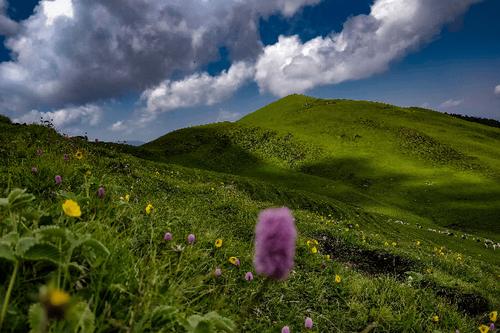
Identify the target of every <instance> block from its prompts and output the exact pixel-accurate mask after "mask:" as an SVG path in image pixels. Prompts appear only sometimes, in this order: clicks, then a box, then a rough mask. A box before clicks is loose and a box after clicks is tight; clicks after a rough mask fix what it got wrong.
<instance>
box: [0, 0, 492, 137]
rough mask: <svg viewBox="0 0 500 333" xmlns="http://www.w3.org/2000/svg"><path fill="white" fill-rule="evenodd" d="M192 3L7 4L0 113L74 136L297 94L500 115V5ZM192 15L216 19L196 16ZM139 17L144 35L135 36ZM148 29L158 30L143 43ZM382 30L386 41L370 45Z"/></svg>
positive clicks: (114, 132)
mask: <svg viewBox="0 0 500 333" xmlns="http://www.w3.org/2000/svg"><path fill="white" fill-rule="evenodd" d="M0 1H1V0H0ZM197 1H198V2H199V1H200V0H191V1H184V2H182V1H181V2H179V3H178V6H179V7H175V11H176V12H175V13H176V15H171V16H167V17H159V18H156V21H155V22H146V23H144V17H146V16H141V15H142V13H140V12H138V11H137V12H136V11H134V10H135V8H134V6H135V4H137V3H138V2H137V1H135V2H134V1H125V0H124V2H123V7H127V8H128V10H129V12H128V13H125V11H124V12H123V13H120V12H119V11H117V10H116V9H114V10H113V9H112V8H101V7H99V6H100V5H99V4H98V2H96V3H95V4H92V5H90V4H88V3H90V2H92V1H89V2H87V3H85V1H83V0H82V1H79V0H73V1H71V0H56V1H55V3H58V4H59V5H60V8H59V9H58V8H48V7H44V5H43V3H42V4H38V2H37V1H12V0H11V1H10V2H7V6H5V2H4V6H3V7H4V9H3V15H4V16H5V17H8V18H9V19H11V20H12V21H15V22H18V23H17V24H18V28H17V30H13V29H11V30H9V33H5V31H6V30H5V29H4V33H3V35H4V36H1V37H0V42H2V43H3V42H5V41H7V40H9V42H8V45H4V46H3V48H0V61H1V63H0V106H2V111H0V112H2V113H4V114H6V115H8V116H10V117H11V118H14V119H18V120H19V121H36V120H38V119H39V118H40V116H46V117H52V118H55V119H56V121H55V122H56V125H59V126H58V127H59V129H60V130H61V131H62V132H68V133H70V134H81V133H83V132H88V133H89V136H91V137H99V138H101V139H104V140H141V141H148V140H151V139H154V138H155V137H157V136H160V135H162V134H164V133H165V132H168V131H171V130H174V129H177V128H182V127H186V126H192V125H197V124H203V123H209V122H214V121H223V120H236V119H238V118H239V117H241V116H243V115H245V114H247V113H249V112H252V111H254V110H256V109H258V108H260V107H262V106H264V105H266V104H267V103H270V102H272V101H273V100H275V99H277V98H279V97H281V96H284V95H286V94H289V93H294V92H299V93H305V94H308V95H312V96H317V97H323V98H350V99H362V100H375V101H384V102H388V103H393V104H397V105H402V106H423V107H428V108H431V109H435V110H439V111H443V112H451V113H462V114H468V115H473V116H479V117H487V118H493V119H498V120H500V92H498V93H497V94H495V87H496V86H498V85H500V20H498V18H497V17H496V15H495V13H499V12H500V2H499V1H496V0H485V1H482V2H479V3H475V2H476V1H475V0H443V1H442V2H441V5H436V4H435V2H434V4H433V3H432V2H430V1H428V0H399V1H398V0H396V1H393V0H377V1H361V0H359V1H358V0H356V1H353V0H323V1H319V0H296V1H293V3H296V4H297V5H296V6H291V7H290V6H287V5H283V1H267V2H263V1H248V4H246V6H248V8H246V11H242V9H241V8H233V7H232V6H231V5H228V3H232V2H231V1H226V2H225V3H224V4H222V2H221V4H219V5H217V4H218V2H217V4H216V5H214V6H213V7H214V8H215V9H214V8H205V7H203V6H201V7H200V6H196V7H193V8H195V9H193V8H191V7H189V5H197ZM68 2H69V3H68ZM139 2H141V3H143V5H144V6H146V7H144V6H143V7H141V8H143V10H144V8H149V9H150V10H151V11H158V8H156V7H155V6H159V5H157V4H150V2H151V1H148V0H140V1H139ZM174 2H175V1H174ZM53 3H54V2H53ZM264 3H267V4H264ZM285 3H286V2H285ZM457 3H459V4H458V5H457ZM1 4H2V2H0V14H2V11H1V8H2V6H1ZM417 5H418V6H417ZM36 6H38V7H36ZM148 6H149V7H148ZM183 6H186V8H181V7H183ZM397 6H402V7H401V8H402V9H403V10H402V9H401V8H397ZM425 6H428V7H432V6H434V7H436V8H425ZM68 8H70V9H71V12H69V11H68ZM411 8H413V11H412V10H411ZM407 9H408V10H407ZM34 10H35V11H34ZM104 10H109V12H108V13H107V14H106V15H105V16H102V19H101V18H100V17H98V18H99V20H98V21H97V22H101V21H102V22H109V24H108V25H104V24H103V27H102V28H101V30H99V29H97V28H95V31H92V28H90V29H89V28H84V27H88V24H90V23H91V22H92V19H96V17H97V14H96V13H99V15H103V14H101V13H103V11H104ZM172 10H173V9H172ZM406 10H407V12H405V11H406ZM242 12H249V13H252V14H248V16H245V15H243V14H241V13H242ZM53 13H55V14H53ZM110 13H111V14H110ZM115 13H118V14H115ZM429 13H432V15H430V14H429ZM434 13H437V14H436V15H435V17H434V15H433V14H434ZM113 15H121V16H119V17H118V16H116V17H113ZM183 15H184V16H183ZM197 15H200V16H199V17H210V15H212V18H214V20H213V22H212V21H211V20H207V21H208V22H207V23H206V24H205V23H203V24H201V23H198V21H196V20H197V18H198V16H197ZM242 15H243V16H242ZM405 15H409V16H408V17H405ZM147 17H149V16H147ZM179 17H181V18H182V19H183V20H184V22H187V23H186V24H185V25H187V28H183V31H182V33H178V27H179V26H182V24H180V23H176V24H177V25H175V24H165V26H166V27H165V26H164V25H160V24H159V23H158V22H162V21H161V20H162V19H163V20H164V22H181V21H176V19H177V18H179ZM235 17H236V19H235ZM429 17H431V18H429ZM124 18H125V19H124ZM123 19H124V20H123ZM0 22H1V21H0ZM47 22H50V23H47ZM135 22H137V25H136V24H135ZM346 22H347V23H346ZM408 22H410V23H408ZM409 24H410V26H409ZM95 25H96V26H98V25H99V24H98V23H97V24H95ZM144 25H146V26H147V27H148V29H149V30H148V35H141V30H142V26H144ZM384 25H385V26H386V29H385V30H384V28H385V27H384ZM123 26H127V27H129V28H130V32H128V34H127V35H126V38H121V37H122V36H120V35H119V33H118V32H120V33H121V31H123V29H122V28H123ZM79 27H80V28H79ZM427 27H429V28H427ZM84 29H85V30H84ZM102 29H105V30H102ZM113 29H116V31H117V33H114V32H113V31H114V30H113ZM154 29H158V36H153V37H154V39H153V38H152V39H148V38H150V35H151V34H152V33H151V31H155V30H154ZM165 29H167V31H168V34H167V37H163V36H165ZM168 29H170V30H168ZM398 29H400V30H401V31H400V32H399V31H398ZM412 29H413V30H412ZM426 29H428V30H426ZM89 30H90V31H89ZM184 30H186V31H187V32H185V31H184ZM212 30H213V31H214V33H213V34H210V33H206V32H207V31H208V32H210V31H212ZM377 30H378V31H379V33H377V34H376V35H375V33H376V31H377ZM12 31H14V32H12ZM199 31H204V32H205V34H204V35H202V37H199ZM380 31H383V32H384V34H385V35H386V37H385V35H383V36H384V37H383V38H381V39H380V40H379V41H375V42H372V40H373V39H374V38H379V37H377V36H380ZM408 31H410V32H408ZM174 32H175V33H174ZM0 33H2V27H1V25H0ZM339 35H341V38H339V37H338V36H339ZM110 36H111V37H110ZM193 36H197V37H196V38H195V37H193ZM219 36H220V38H219ZM279 36H285V37H289V38H288V39H287V38H284V39H283V38H281V39H280V37H279ZM291 36H296V39H295V40H294V39H293V38H292V37H291ZM163 38H164V40H163ZM189 38H191V40H189ZM335 38H337V39H338V40H336V39H335ZM26 40H27V41H29V42H24V43H22V42H21V41H26ZM130 40H133V41H134V43H131V44H130V45H129V44H127V43H128V41H130ZM143 40H147V41H148V42H147V43H144V44H141V41H143ZM186 40H187V41H188V42H189V43H188V42H186ZM200 40H201V41H200ZM331 40H334V42H331ZM413 40H414V41H415V42H409V41H413ZM193 41H197V43H199V44H200V47H199V48H196V47H194V46H193V45H194V42H193ZM113 43H116V45H115V46H113V47H111V46H109V45H113ZM125 44H127V45H125ZM152 44H153V45H154V47H152V46H151V45H152ZM345 45H347V46H345ZM121 47H123V48H122V49H120V48H121ZM344 48H345V49H344ZM393 48H394V50H395V51H394V52H392V51H391V52H389V51H387V50H392V49H393ZM117 49H118V51H120V52H118V51H116V50H117ZM13 50H14V51H13ZM364 50H368V51H366V52H365V51H364ZM12 54H13V55H14V57H11V55H12ZM30 57H31V58H30ZM165 59H166V60H165ZM38 63H40V64H41V65H38ZM2 66H3V67H2ZM80 68H81V71H80V72H79V69H80ZM277 68H280V70H277ZM281 68H284V69H283V70H281ZM31 76H32V77H31ZM323 76H324V77H323ZM23 80H26V82H23ZM498 90H500V88H498Z"/></svg>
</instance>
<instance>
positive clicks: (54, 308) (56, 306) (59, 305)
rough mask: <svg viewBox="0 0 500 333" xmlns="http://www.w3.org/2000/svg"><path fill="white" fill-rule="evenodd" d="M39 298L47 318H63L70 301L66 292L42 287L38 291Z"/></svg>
mask: <svg viewBox="0 0 500 333" xmlns="http://www.w3.org/2000/svg"><path fill="white" fill-rule="evenodd" d="M40 297H41V302H42V304H43V305H44V307H45V309H46V312H47V316H48V317H49V318H56V319H60V318H63V317H64V313H65V312H66V308H67V307H68V305H69V302H70V300H71V297H70V295H69V294H68V293H67V292H65V291H64V290H61V289H53V288H47V287H43V288H42V289H41V290H40Z"/></svg>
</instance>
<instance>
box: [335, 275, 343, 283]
mask: <svg viewBox="0 0 500 333" xmlns="http://www.w3.org/2000/svg"><path fill="white" fill-rule="evenodd" d="M340 282H342V278H341V277H340V275H337V274H335V283H340Z"/></svg>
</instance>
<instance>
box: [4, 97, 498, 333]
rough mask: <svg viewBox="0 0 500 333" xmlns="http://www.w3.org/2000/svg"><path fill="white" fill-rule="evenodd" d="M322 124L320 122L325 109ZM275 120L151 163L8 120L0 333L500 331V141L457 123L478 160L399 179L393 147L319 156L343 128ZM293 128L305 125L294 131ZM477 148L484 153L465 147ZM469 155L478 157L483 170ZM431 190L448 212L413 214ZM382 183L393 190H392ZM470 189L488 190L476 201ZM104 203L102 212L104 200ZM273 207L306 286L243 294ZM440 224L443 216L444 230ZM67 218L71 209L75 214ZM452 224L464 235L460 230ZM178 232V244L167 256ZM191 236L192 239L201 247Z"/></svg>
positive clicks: (170, 151)
mask: <svg viewBox="0 0 500 333" xmlns="http://www.w3.org/2000/svg"><path fill="white" fill-rule="evenodd" d="M296 98H298V99H299V101H298V103H299V104H300V105H303V104H304V103H309V102H308V101H309V100H308V99H307V98H306V97H303V96H292V97H290V98H288V99H285V100H282V101H281V103H282V105H281V106H280V107H279V108H276V109H279V110H280V112H281V111H282V112H294V111H293V110H294V109H293V108H295V110H296V105H297V100H294V99H296ZM303 99H304V100H305V102H304V100H303ZM292 102H293V103H295V104H294V105H295V106H294V107H293V108H292V106H290V108H289V109H287V108H286V105H287V103H292ZM283 103H284V104H283ZM293 103H292V104H293ZM315 103H322V101H321V100H320V101H315ZM311 104H313V103H312V102H311ZM325 105H326V103H325ZM370 105H371V104H370ZM270 107H273V105H271V106H270ZM274 107H276V105H275V106H274ZM306 107H307V110H310V108H309V104H306ZM314 108H317V109H318V110H319V111H318V112H322V111H321V110H325V109H324V108H323V107H321V104H317V105H316V106H313V107H311V109H314ZM362 109H363V108H361V110H362ZM283 110H284V111H283ZM306 112H308V111H306ZM360 112H361V111H360ZM415 112H417V114H419V112H422V113H425V115H426V116H425V118H426V119H427V113H429V114H430V115H429V116H428V117H429V119H431V120H432V121H434V120H433V119H434V118H433V117H438V116H437V115H434V114H432V113H430V112H429V111H421V110H416V111H415ZM426 112H427V113H426ZM273 114H274V113H272V112H270V113H268V115H269V117H271V118H269V122H268V123H267V126H270V127H272V128H274V130H273V131H275V132H269V129H268V128H266V127H265V126H264V123H263V120H261V119H260V118H259V117H260V116H262V118H263V117H264V115H263V112H262V110H261V111H258V112H257V113H255V114H254V115H250V116H249V117H247V118H245V119H243V120H242V121H241V123H238V124H221V125H210V126H207V127H201V128H193V129H187V130H185V131H180V132H177V133H175V134H170V137H169V138H168V140H166V139H165V138H161V139H159V141H156V142H153V143H151V144H148V145H146V146H145V147H142V148H139V149H135V148H132V147H124V146H119V145H112V144H105V143H88V142H85V141H83V140H80V139H68V138H64V137H61V136H60V135H58V134H57V133H56V132H54V131H53V130H52V129H49V128H46V127H41V126H36V125H30V126H23V125H12V124H10V123H9V122H8V121H7V120H2V121H1V122H0V189H1V190H2V193H3V195H1V197H3V198H2V199H0V221H1V222H0V231H1V239H0V298H1V300H2V303H1V304H0V306H2V310H4V309H5V315H4V319H3V323H2V328H1V329H0V331H2V332H4V331H5V332H26V331H28V330H30V329H32V331H33V332H43V331H50V332H93V331H95V332H230V331H234V332H280V331H281V328H282V327H283V326H285V325H287V326H289V327H290V329H291V331H292V332H305V331H307V330H306V328H305V327H304V320H305V318H306V317H310V318H312V320H313V322H314V326H313V328H312V330H310V331H313V332H369V331H371V332H455V330H457V329H458V330H460V332H477V331H479V328H480V327H481V326H480V325H486V326H484V327H489V325H490V323H491V322H492V321H493V319H495V320H496V318H494V317H495V316H494V313H491V312H492V311H495V310H499V308H500V297H499V296H500V283H499V280H500V261H499V258H498V249H496V250H495V249H494V248H493V244H495V243H494V241H489V240H487V239H485V238H484V236H485V235H488V236H489V238H492V239H493V240H497V239H498V215H496V217H497V219H496V220H495V213H496V212H497V211H498V209H499V206H498V205H497V202H498V197H496V194H497V193H498V192H497V191H498V182H496V180H497V178H495V177H498V173H496V172H497V170H496V169H495V167H496V165H495V163H494V162H495V158H497V157H498V156H499V155H498V152H495V151H493V148H492V146H491V142H490V141H488V140H498V137H497V138H491V137H494V136H495V135H497V134H498V132H490V129H489V128H487V127H485V126H483V125H478V124H470V125H469V123H466V122H464V121H462V120H458V119H453V120H450V121H451V123H452V125H453V126H459V125H460V126H462V127H466V128H468V126H473V128H472V129H470V132H471V133H472V132H474V133H476V132H477V135H482V136H484V138H483V139H482V140H486V143H483V144H481V149H479V148H478V147H479V146H475V145H480V144H479V143H476V141H474V140H473V139H470V140H469V141H462V142H459V143H458V144H456V145H455V144H454V145H453V146H452V148H453V149H455V150H456V151H458V152H459V153H458V156H459V157H455V158H454V159H453V161H452V162H449V163H443V162H442V161H441V160H440V159H439V160H438V161H437V162H432V161H430V160H429V157H428V154H431V155H432V156H434V155H436V154H437V155H436V156H448V153H449V151H448V150H447V149H448V148H446V147H444V148H443V147H441V148H438V151H437V152H434V151H432V150H431V153H429V152H428V151H427V150H425V152H423V153H419V152H418V149H414V148H412V147H411V146H410V147H407V148H405V147H400V146H398V149H401V155H393V156H391V161H392V162H391V163H389V161H386V162H384V156H383V154H382V153H384V152H386V153H388V152H390V151H391V150H390V149H389V148H388V147H386V146H384V144H382V141H383V140H380V141H378V142H377V146H374V147H372V148H370V149H372V150H373V154H372V155H370V154H369V153H368V151H369V148H368V143H360V140H359V139H362V138H366V137H369V136H370V135H373V136H375V135H381V136H382V137H383V134H376V133H377V132H373V131H370V130H368V129H364V130H362V129H361V127H360V128H359V129H358V128H357V127H356V130H355V131H356V133H358V131H359V133H358V135H359V136H360V137H361V138H356V137H355V135H354V136H353V137H352V138H351V137H350V135H351V132H348V133H346V134H345V135H346V137H348V138H349V139H348V140H347V139H346V140H347V143H343V142H344V141H342V140H344V137H342V134H339V135H337V134H335V135H330V136H329V137H334V138H336V139H335V140H331V141H327V143H326V144H325V140H323V139H322V137H321V136H326V135H327V134H326V133H328V131H336V130H337V129H336V128H337V127H335V126H333V125H332V123H330V125H329V126H328V125H327V124H328V122H327V121H326V120H325V121H323V122H319V123H321V124H324V126H325V127H324V128H322V129H320V131H319V132H317V133H318V136H316V135H315V134H314V131H317V130H318V129H314V130H313V129H312V127H308V126H307V121H306V120H304V119H297V118H292V117H283V116H281V117H280V118H279V119H272V115H273ZM325 114H326V115H325V117H326V116H327V115H328V116H331V117H334V115H333V112H330V113H328V112H326V111H325ZM377 116H378V115H377V114H373V113H370V114H369V115H368V114H366V115H365V117H369V118H370V119H371V118H373V117H377ZM353 117H354V116H353ZM391 117H394V119H396V120H397V119H399V118H398V115H397V114H395V115H393V116H387V115H386V119H385V120H384V121H385V124H386V125H387V126H389V118H391ZM421 117H423V116H421ZM339 118H342V119H347V118H343V117H339ZM358 118H359V116H358ZM358 118H356V119H354V120H353V122H352V124H353V125H352V126H357V125H355V124H358ZM293 119H295V120H293ZM391 119H392V118H391ZM287 120H289V121H290V122H293V121H297V124H300V126H299V125H297V124H296V125H295V126H293V128H292V127H290V126H292V124H291V123H288V124H287ZM396 120H394V122H391V123H390V124H391V125H390V126H393V125H392V124H394V123H395V122H396ZM337 121H340V120H337ZM345 121H346V122H347V121H348V119H347V120H345ZM372 121H373V122H375V121H377V119H372ZM425 121H426V120H425V119H422V120H421V122H422V124H423V123H425ZM429 121H430V120H429ZM309 123H310V126H318V125H313V124H312V121H310V122H309ZM316 123H318V122H316ZM456 124H458V125H456ZM346 126H347V125H346ZM349 126H351V125H349ZM359 126H362V125H359ZM363 126H364V125H363ZM419 126H423V125H419ZM453 126H452V127H453ZM475 126H478V127H477V128H476V127H475ZM214 128H216V129H217V131H214V130H213V129H214ZM345 128H347V127H345ZM408 128H415V126H410V127H408ZM426 128H427V127H426ZM428 128H434V127H433V126H431V125H429V127H428ZM450 128H451V127H450ZM205 129H208V130H205ZM221 129H223V130H225V132H221ZM446 130H450V129H449V128H448V127H446ZM476 130H477V131H476ZM287 131H288V132H287ZM324 131H326V132H325V133H323V132H324ZM450 131H451V130H450ZM457 131H458V130H457ZM292 132H293V134H292V137H290V136H288V137H287V135H288V134H287V133H292ZM435 132H436V133H438V132H439V130H438V128H436V129H435ZM374 133H375V134H374ZM485 133H486V134H485ZM488 133H489V134H488ZM491 133H493V134H491ZM495 133H497V134H495ZM172 135H173V137H172ZM396 135H399V134H396ZM418 135H420V134H418ZM418 135H417V136H418ZM426 135H428V136H430V134H426ZM448 135H449V137H450V138H452V137H454V136H455V134H453V133H450V134H448ZM488 135H489V136H488ZM408 136H410V138H411V139H409V140H410V142H414V140H417V142H420V141H419V140H423V141H424V142H427V141H426V140H428V138H427V137H426V136H423V139H421V138H418V139H416V138H415V134H414V133H413V132H411V131H410V134H408V132H407V131H403V133H402V134H401V136H397V137H399V138H403V139H404V138H407V137H408ZM167 137H168V136H167ZM382 137H381V138H382ZM430 137H432V136H430ZM259 138H260V141H259V140H257V139H259ZM351 139H352V140H354V142H356V140H358V141H357V142H358V143H357V144H358V145H359V147H360V148H359V149H358V151H359V152H360V154H359V155H360V159H363V158H364V160H363V161H365V162H366V163H365V162H363V161H359V163H346V162H344V163H346V164H345V166H344V167H342V164H340V165H338V166H336V167H333V166H334V164H331V163H336V161H335V160H333V161H332V160H331V158H330V159H328V158H329V157H331V156H330V155H332V154H334V156H337V157H339V159H341V157H342V154H344V155H346V154H348V151H349V149H348V148H349V147H350V146H349V145H351V144H354V143H352V142H351V141H350V140H351ZM162 140H165V141H164V142H162ZM315 140H317V141H315ZM338 140H341V141H339V142H341V143H336V142H337V141H338ZM457 140H459V139H457ZM460 140H463V139H460ZM386 141H387V145H391V143H390V142H392V141H391V140H386ZM442 141H443V142H445V140H444V139H442ZM440 142H441V141H440ZM478 142H479V141H478ZM167 143H168V145H167ZM174 143H175V144H174ZM409 144H412V143H409ZM468 144H472V145H473V146H471V147H469V148H464V147H468V146H467V145H468ZM431 146H432V147H434V146H435V144H434V142H432V144H431ZM419 147H420V144H419ZM457 147H458V148H457ZM391 149H392V148H391ZM405 149H406V150H405ZM442 149H444V150H442ZM459 149H470V151H468V152H469V154H468V155H467V156H469V155H470V156H473V157H474V161H473V162H474V163H475V164H474V165H473V166H471V165H470V164H469V163H473V162H471V161H469V159H468V158H467V157H463V156H462V155H461V154H460V150H459ZM497 149H498V148H497ZM375 151H379V152H380V153H379V154H380V158H378V159H377V158H375V156H377V154H375ZM415 152H417V153H416V154H417V156H415V155H414V154H415ZM65 154H66V155H67V156H66V157H67V158H65ZM408 154H409V155H408ZM421 154H423V155H424V157H422V156H420V155H421ZM405 156H411V157H410V158H406V159H405ZM385 158H387V156H385ZM457 159H458V160H457ZM313 161H318V163H312V162H313ZM341 161H342V159H341ZM384 163H385V164H384ZM434 163H436V164H434ZM476 164H479V165H480V166H476ZM374 165H377V167H376V168H375V167H373V166H374ZM391 165H392V166H391ZM385 167H387V168H388V169H387V170H389V171H390V170H394V169H398V170H400V171H401V172H400V173H403V171H404V173H414V174H415V175H416V176H415V179H404V181H403V180H402V178H398V182H392V183H391V182H389V181H390V179H391V178H397V177H396V175H385V174H383V173H382V171H383V170H385V169H384V168H385ZM467 168H469V169H467ZM363 170H365V173H362V172H360V171H363ZM373 170H376V171H377V172H373ZM471 170H472V171H471ZM389 171H388V172H389ZM349 172H350V173H352V174H353V175H352V176H350V175H349ZM56 175H59V176H61V179H62V182H61V183H60V184H56V181H55V176H56ZM370 175H372V176H370ZM422 175H426V176H428V180H429V181H430V182H431V183H432V184H436V185H440V186H439V191H436V192H432V193H430V194H429V195H431V198H432V199H433V200H434V199H436V200H437V198H450V199H449V202H444V201H440V204H441V206H438V205H437V204H436V205H431V204H429V205H428V206H427V207H428V208H427V209H423V208H418V206H419V205H417V204H410V203H411V202H412V200H414V199H415V198H422V199H423V198H424V197H425V195H426V192H425V191H417V190H418V189H420V188H421V187H423V185H422V184H420V183H419V182H420V180H419V179H424V178H419V177H423V176H422ZM426 179H427V178H426ZM460 179H461V180H463V182H457V181H458V180H460ZM445 180H446V181H447V182H449V184H451V185H449V186H445V184H443V182H445ZM384 181H386V182H388V184H390V185H388V186H387V187H388V188H387V189H386V190H384V191H381V190H380V189H381V188H383V187H384V186H383V182H384ZM412 182H414V183H413V185H412ZM468 182H469V183H468ZM470 183H473V184H476V185H474V186H466V185H464V184H470ZM365 184H369V185H368V186H364V185H365ZM495 184H496V185H495ZM441 185H442V186H441ZM412 186H413V187H412ZM429 186H430V187H432V186H431V185H429ZM475 186H479V187H475ZM100 187H102V188H103V189H104V192H105V193H104V195H102V191H101V193H100V194H101V195H98V194H99V188H100ZM16 188H22V189H26V190H27V191H26V192H24V193H23V192H22V191H18V190H15V189H16ZM433 188H434V187H433ZM391 191H399V192H396V193H391ZM457 191H459V192H458V193H457ZM460 191H462V192H460ZM463 191H470V192H469V193H468V194H467V193H465V192H463ZM474 191H475V192H474ZM28 193H29V194H32V195H33V196H31V195H29V194H28ZM473 193H477V196H472V194H473ZM451 194H456V197H454V196H452V195H451ZM460 195H463V196H466V195H468V197H473V198H474V201H472V202H471V203H470V205H467V204H464V205H463V206H459V207H458V208H457V209H458V212H455V210H453V209H452V208H451V207H453V202H456V200H459V199H458V197H459V196H460ZM432 196H433V197H432ZM481 198H482V199H483V200H482V201H484V202H483V205H480V201H481V200H480V199H481ZM66 200H73V201H74V202H76V203H77V204H78V206H79V207H80V208H81V216H80V217H71V216H68V214H65V213H64V212H63V207H62V205H63V203H64V202H66ZM413 202H414V201H413ZM148 205H152V209H151V206H149V207H150V209H148V211H146V208H147V207H148ZM275 206H287V207H289V208H291V209H292V210H293V214H294V216H295V219H296V225H297V229H298V234H299V237H298V242H297V256H296V265H295V268H294V271H293V272H292V274H291V276H290V277H289V279H288V280H286V281H284V282H269V281H266V280H265V279H264V278H263V277H260V276H257V275H255V278H254V279H253V280H252V281H247V280H245V274H246V272H253V266H252V257H253V237H254V233H253V232H254V227H255V223H256V219H257V215H258V213H259V211H260V210H262V209H264V208H268V207H275ZM439 207H441V209H439ZM468 207H469V208H470V209H467V208H468ZM428 211H430V212H432V213H433V214H441V215H436V216H437V217H434V218H433V215H431V214H427V212H428ZM72 212H73V213H74V211H73V210H69V211H68V210H67V213H69V215H78V214H72ZM148 212H149V213H148ZM453 212H454V213H453ZM481 212H484V214H481ZM452 213H453V214H454V215H450V214H452ZM457 216H458V217H460V216H461V217H464V219H459V221H458V222H457V225H456V226H455V229H451V227H454V226H453V225H452V224H453V223H451V222H450V221H454V219H455V218H456V217H457ZM467 217H468V218H474V220H470V221H468V222H467V221H466V220H465V218H467ZM441 218H443V219H444V220H442V219H441ZM495 221H496V222H495ZM450 225H452V226H451V227H450ZM442 226H448V228H447V229H445V228H443V227H442ZM488 230H489V232H488ZM166 232H170V233H171V234H172V235H173V239H172V240H171V241H165V240H164V234H165V233H166ZM466 232H467V233H466ZM189 234H194V235H195V237H196V241H195V242H194V243H193V244H191V245H190V244H188V242H187V237H188V235H189ZM217 239H222V246H221V247H216V246H215V242H216V240H217ZM495 251H496V252H495ZM230 257H237V258H238V259H239V260H240V263H241V264H240V266H236V265H234V264H233V263H231V262H230ZM216 268H221V270H222V274H221V276H220V277H216V276H215V275H214V271H215V269H216ZM6 301H7V302H6ZM4 304H5V305H4ZM484 327H483V329H484Z"/></svg>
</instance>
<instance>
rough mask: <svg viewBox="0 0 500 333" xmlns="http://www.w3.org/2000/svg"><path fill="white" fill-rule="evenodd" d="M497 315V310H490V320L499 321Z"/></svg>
mask: <svg viewBox="0 0 500 333" xmlns="http://www.w3.org/2000/svg"><path fill="white" fill-rule="evenodd" d="M497 316H498V312H497V311H491V312H490V320H491V321H493V322H495V321H497Z"/></svg>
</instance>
